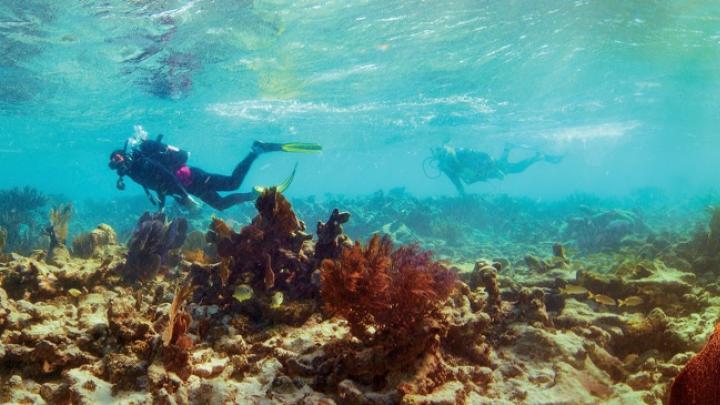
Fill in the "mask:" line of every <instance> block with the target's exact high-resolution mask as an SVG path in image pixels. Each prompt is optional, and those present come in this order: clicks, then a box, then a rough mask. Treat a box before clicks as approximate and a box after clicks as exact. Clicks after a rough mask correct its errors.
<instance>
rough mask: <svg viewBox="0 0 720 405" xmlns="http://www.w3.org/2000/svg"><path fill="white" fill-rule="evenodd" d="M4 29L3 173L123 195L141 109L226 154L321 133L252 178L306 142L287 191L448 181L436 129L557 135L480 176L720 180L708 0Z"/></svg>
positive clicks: (221, 161)
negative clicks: (538, 156)
mask: <svg viewBox="0 0 720 405" xmlns="http://www.w3.org/2000/svg"><path fill="white" fill-rule="evenodd" d="M0 49H1V52H0V142H1V143H2V146H1V147H0V172H2V173H3V176H1V177H0V188H9V187H14V186H23V185H31V186H34V187H36V188H38V189H41V190H42V191H44V192H46V193H51V194H53V193H56V194H58V193H59V194H63V195H64V196H66V197H67V198H68V199H79V198H87V197H96V198H105V197H107V198H113V197H115V196H118V195H119V194H118V193H119V191H117V190H116V189H115V179H116V177H115V176H114V174H113V173H112V172H111V171H110V170H108V168H107V158H108V154H109V152H110V151H111V150H113V149H115V148H117V147H120V146H121V145H122V143H123V141H124V140H125V139H126V138H127V137H129V136H130V135H131V134H132V129H133V126H134V125H137V124H140V125H143V126H144V127H145V128H146V130H147V131H148V132H149V133H150V134H151V136H154V135H157V134H159V133H163V134H164V135H165V140H166V141H167V142H170V143H172V144H175V145H178V146H180V147H182V148H184V149H186V150H189V151H191V153H192V156H191V162H192V163H193V164H194V165H197V166H201V167H203V168H206V169H207V170H209V171H216V172H229V171H230V170H231V169H232V167H233V166H234V164H235V163H236V162H237V161H238V160H239V159H240V158H241V157H242V156H244V154H245V153H246V152H247V150H248V148H249V147H250V145H251V143H252V140H254V139H262V140H267V141H284V140H300V141H310V142H319V143H321V144H322V145H323V146H324V148H325V151H324V152H323V153H322V154H321V155H307V156H305V155H302V156H301V155H297V154H293V155H290V154H283V155H278V154H275V155H267V156H263V157H262V158H261V160H260V161H259V162H257V164H256V165H255V166H254V168H253V170H252V171H251V174H250V177H249V178H248V180H247V181H246V183H245V184H244V186H243V188H244V189H245V190H248V189H249V187H251V186H252V185H253V184H271V183H273V182H277V181H280V180H282V179H283V178H285V177H286V176H287V174H288V173H289V172H290V170H291V168H292V166H293V164H294V163H296V162H298V163H299V169H298V174H297V177H296V180H295V183H294V184H293V186H292V188H291V189H290V190H289V191H288V194H289V195H291V196H305V195H317V194H323V193H328V192H329V193H341V194H363V193H371V192H374V191H376V190H379V189H389V188H392V187H405V188H406V189H407V190H408V191H410V192H412V193H414V194H417V195H425V196H428V195H430V196H432V195H451V194H454V189H453V187H452V185H451V183H450V182H449V181H447V179H445V178H439V179H430V178H428V177H426V176H425V174H424V173H423V170H422V161H423V159H424V158H425V157H427V156H428V154H429V151H430V149H431V148H432V147H436V146H439V145H442V144H446V143H447V144H452V145H455V146H458V147H467V148H475V149H479V150H484V151H487V152H489V153H491V154H492V155H495V156H497V155H499V154H500V152H501V150H502V148H503V145H505V144H506V143H508V142H510V143H513V144H522V145H528V146H529V147H531V148H534V149H539V150H543V151H546V152H548V153H556V154H562V155H564V156H565V159H564V160H563V162H562V163H561V164H558V165H548V164H538V165H536V166H534V167H532V168H530V169H529V170H528V171H527V172H525V173H523V174H521V175H515V176H508V177H507V178H506V179H505V180H503V181H496V180H495V181H490V182H487V183H481V184H476V185H473V186H470V187H469V189H468V190H469V191H470V192H476V193H509V194H514V195H524V196H531V197H536V198H562V197H565V196H567V195H570V194H572V193H575V192H589V193H594V194H597V195H601V196H604V195H622V194H626V193H629V192H631V191H632V190H636V189H638V188H645V187H660V188H662V189H664V190H665V191H666V192H669V193H671V194H672V193H680V194H688V193H705V192H708V191H712V190H713V189H714V188H715V187H716V181H717V176H715V173H717V170H718V168H719V167H718V163H717V162H718V159H717V157H716V156H717V150H718V136H717V128H720V122H719V121H720V115H719V114H718V111H720V91H719V90H720V85H719V84H720V73H719V72H720V71H719V70H718V66H720V64H719V62H720V3H717V2H715V1H709V0H708V1H692V2H684V1H653V2H643V3H638V2H627V1H583V0H579V1H572V2H568V1H504V2H494V1H477V0H473V1H448V2H428V1H385V0H383V1H355V2H347V1H338V0H325V1H280V0H271V1H235V0H219V1H209V0H206V1H202V0H192V1H186V0H183V1H179V0H178V1H170V0H167V1H151V0H145V1H143V0H134V1H125V0H107V1H70V0H63V1H54V2H47V1H40V0H26V1H15V0H8V1H4V2H2V4H1V5H0ZM528 153H532V151H528V150H523V149H520V150H517V151H515V152H514V153H513V156H514V157H515V156H517V158H522V157H523V156H527V155H528ZM124 193H125V194H123V195H129V194H141V193H142V190H141V189H140V188H139V187H137V186H134V185H130V186H129V187H128V190H126V191H125V192H124Z"/></svg>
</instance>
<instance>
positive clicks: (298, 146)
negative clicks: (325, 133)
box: [282, 142, 322, 153]
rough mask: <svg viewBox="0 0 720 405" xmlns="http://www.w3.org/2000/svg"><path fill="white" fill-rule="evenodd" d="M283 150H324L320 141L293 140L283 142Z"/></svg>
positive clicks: (310, 151)
mask: <svg viewBox="0 0 720 405" xmlns="http://www.w3.org/2000/svg"><path fill="white" fill-rule="evenodd" d="M282 151H283V152H300V153H315V152H320V151H322V146H321V145H320V144H319V143H307V142H293V143H284V144H282Z"/></svg>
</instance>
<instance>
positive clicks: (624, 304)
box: [618, 295, 644, 307]
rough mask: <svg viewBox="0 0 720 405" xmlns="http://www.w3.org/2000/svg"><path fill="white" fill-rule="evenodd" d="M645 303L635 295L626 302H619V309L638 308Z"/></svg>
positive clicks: (626, 299)
mask: <svg viewBox="0 0 720 405" xmlns="http://www.w3.org/2000/svg"><path fill="white" fill-rule="evenodd" d="M643 302H644V301H643V299H642V298H640V297H638V296H637V295H633V296H631V297H627V298H625V299H624V300H618V306H619V307H636V306H638V305H640V304H642V303H643Z"/></svg>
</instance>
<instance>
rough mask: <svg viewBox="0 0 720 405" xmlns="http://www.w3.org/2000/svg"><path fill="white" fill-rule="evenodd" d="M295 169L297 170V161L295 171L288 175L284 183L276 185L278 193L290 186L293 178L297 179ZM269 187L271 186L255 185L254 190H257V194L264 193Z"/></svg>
mask: <svg viewBox="0 0 720 405" xmlns="http://www.w3.org/2000/svg"><path fill="white" fill-rule="evenodd" d="M295 171H297V163H295V167H293V171H292V173H290V176H288V178H287V179H285V181H283V182H282V183H280V184H278V185H277V186H274V187H275V189H276V190H277V192H278V193H282V192H284V191H285V190H287V189H288V188H289V187H290V184H292V182H293V180H294V179H295ZM269 188H271V187H265V186H255V187H253V191H255V192H256V193H257V194H262V193H263V192H264V191H265V190H267V189H269Z"/></svg>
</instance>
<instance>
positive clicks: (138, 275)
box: [123, 212, 187, 281]
mask: <svg viewBox="0 0 720 405" xmlns="http://www.w3.org/2000/svg"><path fill="white" fill-rule="evenodd" d="M186 234H187V221H186V220H185V218H177V219H174V220H173V221H171V222H168V221H167V218H166V217H165V214H163V213H149V212H145V213H144V214H143V215H142V216H141V217H140V219H139V220H138V222H137V226H136V227H135V231H134V232H133V234H132V236H131V237H130V241H129V242H128V254H127V261H126V262H125V269H124V271H123V276H124V277H125V279H126V280H129V281H137V280H140V281H143V280H150V279H152V278H153V277H155V274H157V272H158V270H159V269H160V266H161V265H163V264H167V263H168V260H169V259H170V257H169V254H170V253H171V251H173V250H176V249H179V248H180V247H181V246H182V244H183V242H184V241H185V236H186Z"/></svg>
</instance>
